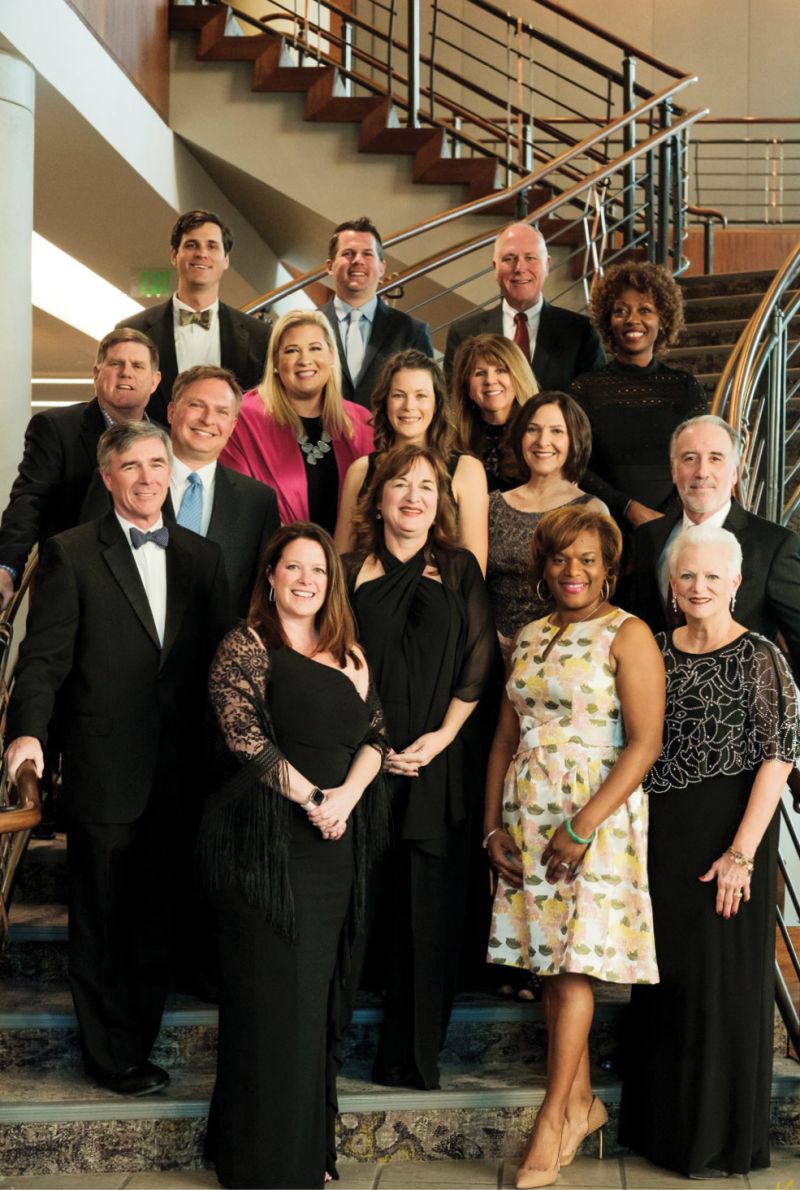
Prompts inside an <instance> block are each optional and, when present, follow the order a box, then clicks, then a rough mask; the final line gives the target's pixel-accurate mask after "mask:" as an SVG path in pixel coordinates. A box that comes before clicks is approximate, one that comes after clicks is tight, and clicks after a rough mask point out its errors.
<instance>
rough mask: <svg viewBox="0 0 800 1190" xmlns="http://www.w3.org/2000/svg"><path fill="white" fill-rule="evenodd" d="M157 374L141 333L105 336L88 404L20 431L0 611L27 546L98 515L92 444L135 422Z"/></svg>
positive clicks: (0, 562)
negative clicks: (94, 503)
mask: <svg viewBox="0 0 800 1190" xmlns="http://www.w3.org/2000/svg"><path fill="white" fill-rule="evenodd" d="M160 377H161V373H160V372H159V370H158V351H157V350H156V348H155V345H154V344H153V343H152V342H151V341H150V339H148V337H147V335H143V334H142V333H141V331H137V330H130V329H128V328H125V329H122V330H115V331H111V332H110V334H107V335H105V336H104V337H103V338H102V339H101V340H100V343H99V344H98V347H97V354H96V356H95V361H94V369H93V379H94V399H93V400H91V401H87V402H85V403H81V404H76V405H64V406H61V407H58V408H55V409H43V410H42V411H41V412H39V413H35V414H34V415H33V417H32V418H31V420H30V422H29V423H28V428H27V430H26V431H25V447H24V450H23V454H22V462H21V463H20V465H19V472H18V474H17V478H16V479H15V480H14V483H13V486H12V488H11V495H10V497H9V501H8V504H7V506H6V509H5V512H4V513H3V519H2V521H1V522H0V608H4V607H6V606H7V605H8V603H9V602H10V600H11V597H12V596H13V594H14V588H15V587H16V586H17V585H18V584H19V580H20V578H21V577H22V572H23V570H24V568H25V563H26V562H27V560H28V555H29V554H30V552H31V550H32V549H33V547H34V546H35V545H36V544H37V543H38V544H39V545H41V544H42V543H43V542H44V541H46V540H47V538H48V537H52V535H53V534H54V533H61V532H62V531H63V530H64V529H71V528H72V527H73V525H78V524H80V523H81V522H82V521H84V520H88V519H91V517H92V516H94V515H99V512H100V511H101V510H102V509H101V508H95V507H94V506H92V507H91V508H89V507H87V503H86V502H87V499H88V500H90V501H91V500H92V498H93V497H92V494H91V489H92V479H93V477H94V476H95V471H96V452H97V442H98V439H99V438H100V435H101V434H102V433H103V431H104V430H106V429H108V427H109V426H111V425H114V424H115V423H116V422H122V421H131V420H133V421H136V420H138V419H139V418H141V417H143V416H144V411H145V408H146V406H147V403H148V401H149V400H150V396H151V394H152V393H153V392H154V391H155V389H156V387H157V385H158V382H159V379H160Z"/></svg>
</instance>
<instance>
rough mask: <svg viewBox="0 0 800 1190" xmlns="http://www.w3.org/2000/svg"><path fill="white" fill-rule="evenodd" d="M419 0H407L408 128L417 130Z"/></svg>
mask: <svg viewBox="0 0 800 1190" xmlns="http://www.w3.org/2000/svg"><path fill="white" fill-rule="evenodd" d="M419 56H420V28H419V0H408V72H407V73H408V127H409V128H419Z"/></svg>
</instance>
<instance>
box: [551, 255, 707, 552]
mask: <svg viewBox="0 0 800 1190" xmlns="http://www.w3.org/2000/svg"><path fill="white" fill-rule="evenodd" d="M592 321H593V322H594V324H595V326H596V327H597V329H598V331H599V332H600V334H601V335H602V336H603V338H604V339H605V342H606V346H607V347H608V349H609V352H610V354H611V355H612V356H613V358H612V359H611V360H610V362H609V363H607V364H606V365H605V366H604V367H602V368H598V369H597V370H596V371H594V372H584V374H583V375H582V376H578V377H576V379H575V380H574V381H573V382H572V394H573V396H574V397H575V398H576V400H577V401H578V402H579V404H580V405H582V407H583V408H584V410H585V411H586V413H587V415H588V417H589V421H590V423H591V426H592V457H591V460H590V463H589V466H590V468H591V473H587V475H586V477H585V484H584V486H585V487H586V490H587V491H589V492H591V493H592V495H594V496H598V497H599V498H600V499H601V500H603V501H605V503H606V504H607V505H608V507H609V508H610V509H611V513H612V515H613V516H614V517H615V519H616V521H617V523H618V524H619V526H620V528H621V529H622V530H623V532H625V533H630V532H632V530H633V528H634V527H636V526H637V525H641V524H644V522H645V521H649V520H653V519H654V518H655V517H657V516H661V515H662V514H663V513H665V512H667V511H669V510H670V508H671V507H672V506H673V502H676V501H677V495H676V493H675V488H674V487H673V484H672V477H671V475H670V468H669V455H668V451H667V443H668V442H669V440H670V436H671V434H672V431H673V430H674V429H675V427H676V426H678V425H680V423H681V422H682V421H685V420H686V418H688V417H695V416H696V415H698V414H701V413H706V412H707V411H708V396H707V394H706V391H705V389H704V388H703V386H702V385H701V384H700V383H699V382H698V381H697V380H695V378H694V377H693V376H692V375H691V374H690V373H689V372H683V371H680V370H679V369H678V368H670V367H668V366H667V365H666V364H664V363H662V362H661V361H660V359H659V358H658V357H659V356H660V355H661V354H662V353H663V352H664V351H666V349H667V348H668V347H671V346H673V345H674V344H675V342H676V341H677V339H678V336H679V334H680V332H681V331H682V330H683V296H682V294H681V291H680V288H679V286H678V285H677V283H676V281H675V280H674V278H673V277H672V276H671V275H670V273H669V272H668V271H667V270H666V269H665V268H662V267H661V265H657V264H647V263H642V264H636V263H634V262H629V261H625V262H623V263H622V264H617V265H613V266H612V267H611V268H610V269H609V270H608V272H607V273H606V274H605V276H604V277H602V278H601V279H600V280H599V281H598V282H597V283H596V285H595V287H594V289H593V291H592ZM675 507H677V504H675Z"/></svg>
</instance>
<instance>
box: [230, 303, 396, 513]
mask: <svg viewBox="0 0 800 1190" xmlns="http://www.w3.org/2000/svg"><path fill="white" fill-rule="evenodd" d="M369 418H370V414H369V411H368V410H367V409H364V408H362V406H361V405H355V404H353V402H352V401H345V400H343V399H342V389H341V375H340V370H339V357H338V353H337V351H336V344H335V343H334V340H333V332H332V330H331V326H330V323H329V322H328V320H327V318H325V316H324V315H323V314H319V313H318V312H317V311H316V310H292V311H291V312H290V313H289V314H284V315H283V317H282V318H279V319H278V321H277V323H276V324H275V327H274V329H273V331H272V337H271V338H270V343H269V351H268V353H267V364H266V369H265V371H264V377H263V379H262V381H261V384H260V385H259V386H258V388H254V389H251V390H250V392H247V393H245V395H244V398H243V400H242V408H241V411H240V413H239V419H238V421H237V423H236V427H235V429H234V431H233V434H232V435H231V437H230V439H229V440H228V445H227V446H226V447H225V450H224V451H223V452H222V455H221V456H220V462H221V463H224V464H225V466H227V467H232V468H233V470H234V471H239V472H241V474H242V475H251V476H253V478H254V479H258V480H260V481H261V482H262V483H266V484H269V486H270V487H271V488H274V489H275V492H276V494H277V497H278V510H279V512H280V517H281V520H282V521H283V523H284V524H290V523H291V522H292V521H314V522H315V523H316V524H318V525H322V526H323V528H325V529H327V530H328V531H329V532H330V533H333V530H334V528H335V526H336V514H337V511H338V508H339V499H340V496H341V488H342V480H343V479H344V476H345V474H346V472H347V469H348V467H349V466H350V464H351V463H352V462H353V461H354V460H355V459H358V458H360V457H361V456H362V455H365V454H369V452H370V451H371V450H372V429H371V427H370V426H368V425H367V422H368V420H369Z"/></svg>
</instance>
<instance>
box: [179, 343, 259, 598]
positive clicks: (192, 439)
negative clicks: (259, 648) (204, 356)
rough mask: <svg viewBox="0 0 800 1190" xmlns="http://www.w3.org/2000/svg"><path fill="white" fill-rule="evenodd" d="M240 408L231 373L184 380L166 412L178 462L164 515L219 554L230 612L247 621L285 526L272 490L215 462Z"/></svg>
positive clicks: (203, 372)
mask: <svg viewBox="0 0 800 1190" xmlns="http://www.w3.org/2000/svg"><path fill="white" fill-rule="evenodd" d="M241 403H242V390H241V389H240V388H239V386H238V384H237V383H236V379H235V377H234V375H233V373H232V372H229V371H227V370H226V369H225V368H215V367H210V366H204V365H200V366H198V367H195V368H189V369H188V371H186V372H181V374H180V376H179V377H178V378H177V380H176V381H175V384H174V386H173V389H172V400H171V402H170V404H169V407H168V409H167V418H168V420H169V424H170V427H171V438H172V450H173V454H174V460H173V466H172V478H171V480H170V496H169V499H168V501H167V504H166V507H165V515H166V516H167V518H168V519H169V518H170V517H172V516H173V515H175V516H176V519H177V523H178V524H179V525H183V526H184V528H187V529H191V530H192V531H193V532H195V533H199V534H200V535H201V536H202V537H207V538H208V540H209V541H214V542H216V543H217V545H218V546H219V547H220V549H221V550H222V558H223V561H224V563H225V573H226V575H227V578H228V587H229V590H230V595H231V606H232V609H233V612H234V614H235V615H237V616H245V615H246V614H247V608H248V606H249V603H250V595H251V594H252V590H253V584H254V583H255V580H256V575H257V573H258V562H259V558H260V557H261V554H262V552H263V549H264V546H265V545H266V544H267V542H268V541H269V539H270V537H271V536H272V534H273V533H274V532H275V531H276V529H278V528H279V526H280V518H279V516H278V501H277V498H276V496H275V492H274V491H273V490H272V488H270V487H268V486H267V485H266V484H264V483H259V481H258V480H257V479H251V478H250V477H249V476H247V475H240V474H239V472H237V471H232V470H231V469H230V468H229V467H223V466H222V464H221V463H219V462H218V461H217V460H218V459H219V456H220V454H221V452H222V450H223V449H224V447H225V446H226V444H227V442H228V439H229V438H230V436H231V434H232V432H233V428H234V426H235V425H236V420H237V418H238V416H239V409H240V407H241Z"/></svg>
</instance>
